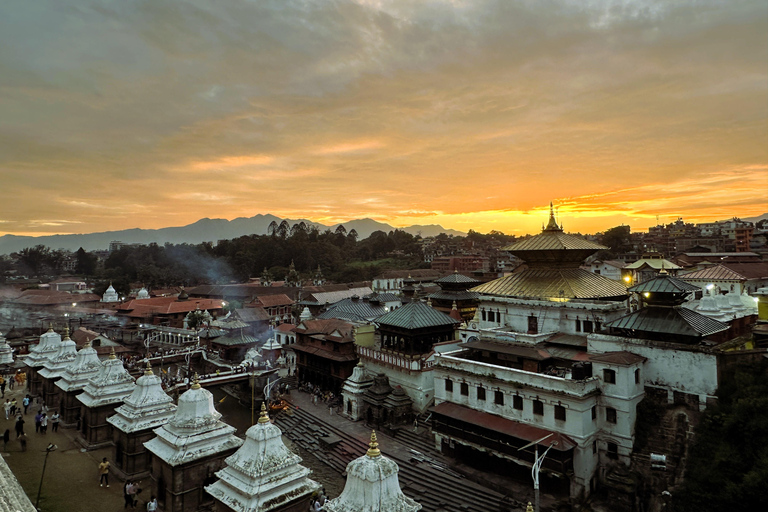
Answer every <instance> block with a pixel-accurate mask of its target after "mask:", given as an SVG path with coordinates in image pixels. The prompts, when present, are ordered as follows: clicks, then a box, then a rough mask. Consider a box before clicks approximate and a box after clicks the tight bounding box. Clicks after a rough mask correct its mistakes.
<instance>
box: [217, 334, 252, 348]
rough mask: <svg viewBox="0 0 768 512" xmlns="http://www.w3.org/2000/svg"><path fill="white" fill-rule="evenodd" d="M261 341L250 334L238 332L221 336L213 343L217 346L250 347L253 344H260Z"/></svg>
mask: <svg viewBox="0 0 768 512" xmlns="http://www.w3.org/2000/svg"><path fill="white" fill-rule="evenodd" d="M258 341H259V339H258V338H256V337H254V336H251V335H250V334H244V333H243V332H237V333H230V334H227V335H226V336H220V337H218V338H216V339H214V340H212V341H211V342H212V343H215V344H216V345H229V346H233V345H248V344H251V343H258Z"/></svg>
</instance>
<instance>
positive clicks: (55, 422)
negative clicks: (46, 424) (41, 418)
mask: <svg viewBox="0 0 768 512" xmlns="http://www.w3.org/2000/svg"><path fill="white" fill-rule="evenodd" d="M59 421H61V416H60V415H59V411H53V416H51V432H58V431H59Z"/></svg>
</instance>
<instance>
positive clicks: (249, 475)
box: [205, 403, 320, 512]
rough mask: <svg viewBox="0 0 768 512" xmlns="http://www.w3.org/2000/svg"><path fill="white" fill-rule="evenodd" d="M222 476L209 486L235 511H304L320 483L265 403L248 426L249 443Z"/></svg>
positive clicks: (217, 496)
mask: <svg viewBox="0 0 768 512" xmlns="http://www.w3.org/2000/svg"><path fill="white" fill-rule="evenodd" d="M225 462H226V466H225V467H224V469H222V470H221V471H219V472H217V473H216V476H217V477H219V480H218V481H217V482H215V483H214V484H212V485H209V486H208V487H206V488H205V490H206V491H208V493H209V494H210V495H211V496H213V497H214V498H216V499H217V500H218V501H219V502H221V503H223V504H224V505H226V506H227V507H229V508H230V509H232V510H234V511H235V512H273V511H274V512H278V511H279V512H293V511H294V510H295V511H297V512H304V511H305V510H307V507H308V505H309V499H310V498H311V496H312V494H313V493H315V492H316V491H317V490H318V489H319V488H320V484H318V483H317V482H315V481H313V480H310V479H309V478H308V475H309V474H310V472H311V471H310V470H309V469H307V468H305V467H304V466H301V465H300V464H299V463H300V462H301V457H299V456H298V455H296V454H294V453H293V452H291V451H290V450H289V449H288V448H287V447H286V446H285V444H284V443H283V440H282V432H281V430H280V429H279V428H278V427H277V426H275V425H273V424H272V423H271V422H270V420H269V416H268V415H267V410H266V407H265V406H264V403H262V404H261V413H259V420H258V422H257V423H256V424H255V425H253V426H252V427H251V428H249V429H248V432H246V434H245V443H244V444H243V446H242V447H240V449H239V450H237V451H236V452H235V453H234V455H232V456H230V457H229V458H227V459H226V461H225Z"/></svg>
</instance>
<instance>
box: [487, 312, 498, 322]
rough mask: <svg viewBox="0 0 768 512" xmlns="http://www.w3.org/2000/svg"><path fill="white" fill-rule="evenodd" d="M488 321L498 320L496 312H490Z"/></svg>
mask: <svg viewBox="0 0 768 512" xmlns="http://www.w3.org/2000/svg"><path fill="white" fill-rule="evenodd" d="M488 321H489V322H495V321H496V313H494V312H493V311H489V312H488Z"/></svg>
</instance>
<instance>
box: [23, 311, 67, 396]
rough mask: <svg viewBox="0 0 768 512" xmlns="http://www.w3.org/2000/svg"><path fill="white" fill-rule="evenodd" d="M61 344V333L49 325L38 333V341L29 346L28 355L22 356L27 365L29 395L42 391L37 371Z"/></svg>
mask: <svg viewBox="0 0 768 512" xmlns="http://www.w3.org/2000/svg"><path fill="white" fill-rule="evenodd" d="M59 345H61V335H60V334H58V333H56V332H55V331H54V330H53V326H51V327H50V328H49V329H48V331H47V332H45V333H43V334H41V335H40V341H39V342H38V344H37V345H34V346H32V347H29V355H27V357H25V358H24V363H25V364H26V365H27V381H28V382H29V384H28V386H27V387H28V389H29V394H30V395H31V396H37V395H40V393H41V391H42V381H41V379H40V375H38V371H40V369H41V368H42V367H43V365H44V364H45V363H46V362H47V361H48V360H49V359H51V358H52V357H53V356H55V355H56V354H57V353H58V352H59Z"/></svg>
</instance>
